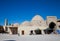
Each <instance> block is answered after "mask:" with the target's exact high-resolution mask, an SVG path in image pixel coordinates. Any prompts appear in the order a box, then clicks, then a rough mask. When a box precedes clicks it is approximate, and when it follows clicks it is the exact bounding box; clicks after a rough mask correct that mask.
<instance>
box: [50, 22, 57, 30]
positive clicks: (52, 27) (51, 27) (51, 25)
mask: <svg viewBox="0 0 60 41" xmlns="http://www.w3.org/2000/svg"><path fill="white" fill-rule="evenodd" d="M55 26H56V24H55V23H54V22H51V23H50V24H49V28H50V29H52V30H53V29H54V28H55Z"/></svg>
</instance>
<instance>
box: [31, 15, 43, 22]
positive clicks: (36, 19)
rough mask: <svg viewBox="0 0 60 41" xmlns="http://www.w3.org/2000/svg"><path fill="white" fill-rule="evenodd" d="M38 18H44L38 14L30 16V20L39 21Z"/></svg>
mask: <svg viewBox="0 0 60 41" xmlns="http://www.w3.org/2000/svg"><path fill="white" fill-rule="evenodd" d="M40 20H44V19H43V18H42V17H41V16H40V15H36V16H34V17H33V18H32V21H40Z"/></svg>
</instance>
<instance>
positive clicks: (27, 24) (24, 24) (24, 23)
mask: <svg viewBox="0 0 60 41" xmlns="http://www.w3.org/2000/svg"><path fill="white" fill-rule="evenodd" d="M29 25H30V22H29V21H24V22H23V23H22V24H21V26H29Z"/></svg>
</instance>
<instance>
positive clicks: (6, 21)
mask: <svg viewBox="0 0 60 41" xmlns="http://www.w3.org/2000/svg"><path fill="white" fill-rule="evenodd" d="M7 26H8V20H7V19H5V31H8V27H7Z"/></svg>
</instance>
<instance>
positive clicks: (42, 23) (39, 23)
mask: <svg viewBox="0 0 60 41" xmlns="http://www.w3.org/2000/svg"><path fill="white" fill-rule="evenodd" d="M51 23H54V24H55V26H54V30H57V29H60V21H58V19H57V17H56V16H47V19H46V20H44V19H43V18H42V17H41V16H40V15H36V16H34V17H33V18H32V20H31V21H24V22H23V23H21V24H18V23H16V24H13V25H8V26H6V22H5V26H4V28H5V29H6V27H7V28H8V30H7V32H9V34H19V35H30V33H32V32H33V33H34V34H36V33H35V30H37V29H40V31H41V34H45V33H44V30H46V29H48V28H49V27H50V24H51ZM10 26H11V27H10ZM17 30H18V31H17ZM14 32H16V33H14Z"/></svg>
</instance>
